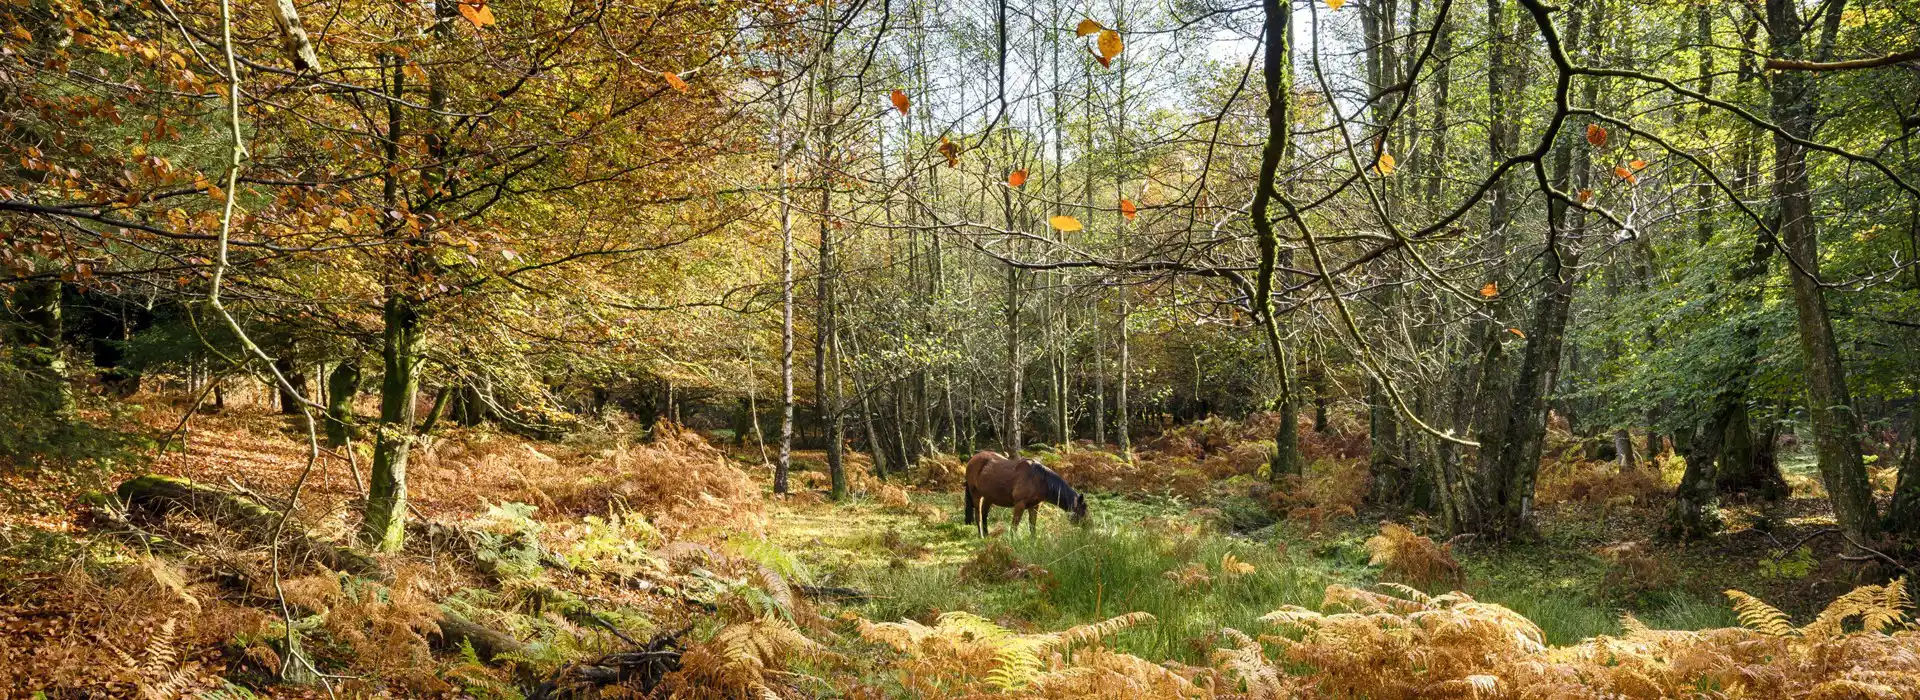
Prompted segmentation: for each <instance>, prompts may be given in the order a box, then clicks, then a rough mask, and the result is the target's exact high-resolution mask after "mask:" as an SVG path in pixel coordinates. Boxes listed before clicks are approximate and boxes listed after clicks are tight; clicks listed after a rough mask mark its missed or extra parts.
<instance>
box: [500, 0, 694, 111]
mask: <svg viewBox="0 0 1920 700" xmlns="http://www.w3.org/2000/svg"><path fill="white" fill-rule="evenodd" d="M463 7H464V5H463ZM660 77H662V78H666V79H667V85H670V86H672V87H673V89H675V90H679V91H681V92H686V91H687V90H688V89H690V86H688V85H687V81H686V80H684V79H682V78H681V77H680V74H679V73H672V72H667V73H661V74H660Z"/></svg>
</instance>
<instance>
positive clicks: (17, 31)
mask: <svg viewBox="0 0 1920 700" xmlns="http://www.w3.org/2000/svg"><path fill="white" fill-rule="evenodd" d="M1089 21H1091V20H1089ZM7 33H8V34H12V35H13V38H15V39H19V40H21V41H33V32H29V31H27V28H26V27H22V26H20V25H18V24H16V25H13V29H10V30H7Z"/></svg>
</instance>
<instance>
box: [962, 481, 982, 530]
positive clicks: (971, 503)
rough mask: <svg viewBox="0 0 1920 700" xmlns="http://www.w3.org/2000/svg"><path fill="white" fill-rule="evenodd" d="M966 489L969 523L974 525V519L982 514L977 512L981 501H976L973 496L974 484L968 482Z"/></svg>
mask: <svg viewBox="0 0 1920 700" xmlns="http://www.w3.org/2000/svg"><path fill="white" fill-rule="evenodd" d="M966 489H967V492H966V494H965V498H966V499H967V504H966V512H967V524H968V525H972V524H973V519H974V518H976V517H979V515H980V514H979V513H978V512H977V511H978V509H979V507H980V503H979V502H978V501H975V500H974V498H973V485H972V484H968V485H967V486H966Z"/></svg>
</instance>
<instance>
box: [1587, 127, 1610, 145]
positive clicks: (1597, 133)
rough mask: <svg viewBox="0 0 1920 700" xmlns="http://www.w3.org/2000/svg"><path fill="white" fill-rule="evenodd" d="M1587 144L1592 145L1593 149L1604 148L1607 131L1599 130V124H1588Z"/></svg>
mask: <svg viewBox="0 0 1920 700" xmlns="http://www.w3.org/2000/svg"><path fill="white" fill-rule="evenodd" d="M1587 143H1590V144H1593V147H1594V148H1602V147H1604V146H1606V145H1607V130H1606V129H1603V128H1600V125H1599V124H1588V125H1587Z"/></svg>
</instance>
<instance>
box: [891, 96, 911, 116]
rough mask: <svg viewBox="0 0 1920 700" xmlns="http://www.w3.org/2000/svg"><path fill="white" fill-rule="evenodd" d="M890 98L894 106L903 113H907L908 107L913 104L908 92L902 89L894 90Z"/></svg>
mask: <svg viewBox="0 0 1920 700" xmlns="http://www.w3.org/2000/svg"><path fill="white" fill-rule="evenodd" d="M889 99H891V100H893V108H894V109H897V110H900V113H901V114H906V113H907V108H908V107H911V106H913V104H912V103H911V102H908V101H907V93H906V92H904V91H901V90H894V91H893V95H891V96H889Z"/></svg>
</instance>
